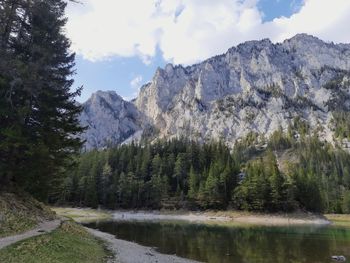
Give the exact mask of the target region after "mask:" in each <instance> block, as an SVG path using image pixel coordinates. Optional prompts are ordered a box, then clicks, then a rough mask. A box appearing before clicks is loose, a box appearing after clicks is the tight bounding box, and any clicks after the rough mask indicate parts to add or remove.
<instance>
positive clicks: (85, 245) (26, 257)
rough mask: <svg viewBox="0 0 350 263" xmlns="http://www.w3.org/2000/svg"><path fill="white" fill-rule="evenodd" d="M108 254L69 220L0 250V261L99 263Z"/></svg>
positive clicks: (104, 259) (11, 262) (98, 243)
mask: <svg viewBox="0 0 350 263" xmlns="http://www.w3.org/2000/svg"><path fill="white" fill-rule="evenodd" d="M110 256H111V253H110V252H109V251H107V249H106V248H105V247H104V245H103V243H102V241H99V240H97V239H96V238H94V237H93V236H91V235H90V234H89V233H88V232H86V231H85V229H84V228H82V227H81V226H79V225H78V224H76V223H74V222H70V221H69V222H64V223H62V225H61V226H60V227H59V228H58V229H57V230H55V231H53V232H52V233H50V234H46V235H42V236H38V237H34V238H31V239H28V240H25V241H22V242H19V243H17V244H15V245H12V246H10V247H7V248H5V249H2V250H0V262H7V263H100V262H101V263H102V262H106V261H107V259H108V257H110Z"/></svg>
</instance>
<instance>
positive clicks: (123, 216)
mask: <svg viewBox="0 0 350 263" xmlns="http://www.w3.org/2000/svg"><path fill="white" fill-rule="evenodd" d="M111 213H112V217H113V220H119V221H185V222H190V223H204V224H222V225H235V224H239V225H262V226H284V225H329V224H332V222H331V221H329V220H328V219H327V218H326V217H323V216H321V215H315V214H311V213H291V214H258V213H249V212H239V211H218V212H215V211H203V212H190V211H145V210H138V211H130V210H120V211H111Z"/></svg>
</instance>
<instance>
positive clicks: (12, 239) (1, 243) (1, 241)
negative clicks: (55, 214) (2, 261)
mask: <svg viewBox="0 0 350 263" xmlns="http://www.w3.org/2000/svg"><path fill="white" fill-rule="evenodd" d="M60 224H61V220H53V221H45V222H42V223H40V224H39V225H38V226H37V227H36V228H34V229H32V230H29V231H27V232H24V233H22V234H18V235H14V236H9V237H4V238H0V249H2V248H4V247H7V246H9V245H12V244H14V243H16V242H19V241H22V240H25V239H27V238H31V237H35V236H40V235H43V234H46V233H50V232H52V231H53V230H55V229H56V228H57V227H59V226H60Z"/></svg>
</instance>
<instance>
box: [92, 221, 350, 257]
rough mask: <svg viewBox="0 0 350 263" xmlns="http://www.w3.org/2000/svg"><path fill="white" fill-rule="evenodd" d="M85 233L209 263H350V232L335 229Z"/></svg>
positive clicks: (125, 227) (126, 227)
mask: <svg viewBox="0 0 350 263" xmlns="http://www.w3.org/2000/svg"><path fill="white" fill-rule="evenodd" d="M87 226H88V227H92V228H96V229H99V230H101V231H103V232H108V233H111V234H114V235H115V236H116V237H117V238H119V239H124V240H128V241H133V242H136V243H138V244H141V245H144V246H149V247H154V248H155V249H156V250H157V251H159V252H161V253H165V254H176V255H178V256H180V257H184V258H190V259H194V260H198V261H202V262H210V263H229V262H230V263H255V262H262V263H265V262H266V263H275V262H276V263H277V262H281V263H288V262H295V263H301V262H307V263H316V262H335V261H332V260H331V256H332V255H343V256H345V257H346V258H347V261H346V262H350V228H346V227H336V226H322V227H320V226H318V227H316V226H297V227H295V226H293V227H266V226H254V227H253V226H213V225H204V224H194V223H186V222H164V221H158V222H139V221H111V222H100V223H91V224H89V225H87Z"/></svg>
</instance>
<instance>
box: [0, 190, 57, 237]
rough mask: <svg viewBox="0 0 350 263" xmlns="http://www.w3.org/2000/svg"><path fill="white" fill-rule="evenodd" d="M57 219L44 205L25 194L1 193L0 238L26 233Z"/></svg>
mask: <svg viewBox="0 0 350 263" xmlns="http://www.w3.org/2000/svg"><path fill="white" fill-rule="evenodd" d="M55 217H56V215H55V213H54V212H53V211H51V210H50V209H49V208H48V207H46V206H45V205H44V204H42V203H40V202H39V201H37V200H35V199H34V198H32V197H31V196H30V195H28V194H26V193H23V192H16V194H15V193H4V192H0V237H4V236H9V235H13V234H17V233H21V232H24V231H26V230H29V229H31V228H33V227H34V226H36V225H37V224H38V223H39V222H40V221H44V220H53V219H54V218H55Z"/></svg>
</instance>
